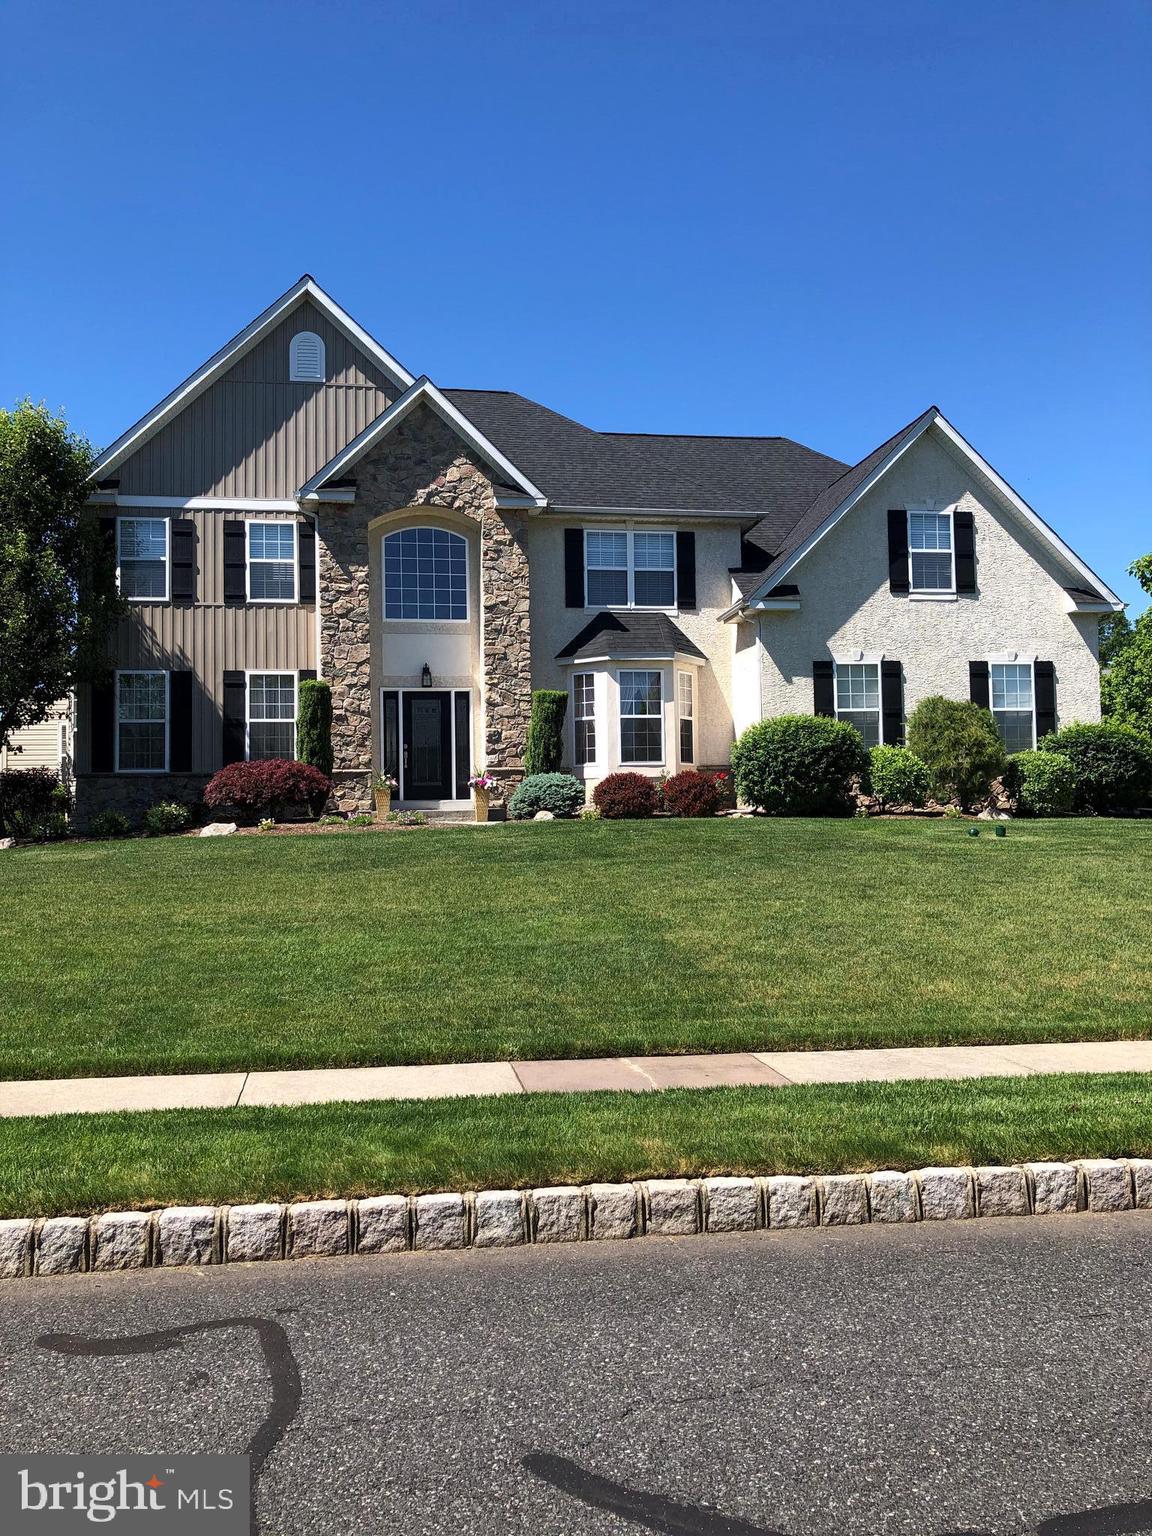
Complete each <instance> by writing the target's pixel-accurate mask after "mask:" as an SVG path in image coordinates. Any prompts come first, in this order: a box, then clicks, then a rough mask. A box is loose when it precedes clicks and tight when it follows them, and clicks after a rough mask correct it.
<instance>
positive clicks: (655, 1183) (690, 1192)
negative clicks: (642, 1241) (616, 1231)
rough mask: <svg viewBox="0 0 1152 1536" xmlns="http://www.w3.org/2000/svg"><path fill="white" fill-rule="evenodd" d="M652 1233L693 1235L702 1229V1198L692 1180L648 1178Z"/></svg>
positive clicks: (656, 1234) (648, 1222)
mask: <svg viewBox="0 0 1152 1536" xmlns="http://www.w3.org/2000/svg"><path fill="white" fill-rule="evenodd" d="M644 1194H645V1199H646V1200H647V1211H648V1217H647V1221H646V1223H645V1229H646V1231H647V1232H648V1234H649V1236H657V1237H692V1236H694V1235H695V1234H696V1233H697V1232H699V1230H700V1197H699V1195H698V1193H697V1189H696V1184H695V1181H694V1180H692V1179H649V1180H648V1182H647V1183H646V1184H645V1186H644Z"/></svg>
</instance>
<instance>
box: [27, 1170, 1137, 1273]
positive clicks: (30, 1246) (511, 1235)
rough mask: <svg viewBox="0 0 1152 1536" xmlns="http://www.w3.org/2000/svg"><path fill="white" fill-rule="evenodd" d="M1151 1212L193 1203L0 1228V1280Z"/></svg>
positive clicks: (841, 1187) (932, 1199)
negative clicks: (724, 1234) (356, 1256)
mask: <svg viewBox="0 0 1152 1536" xmlns="http://www.w3.org/2000/svg"><path fill="white" fill-rule="evenodd" d="M1133 1209H1140V1210H1152V1159H1150V1158H1127V1159H1112V1158H1081V1159H1079V1160H1077V1161H1076V1162H1072V1163H1024V1164H1022V1165H1020V1166H1019V1167H1012V1168H995V1167H982V1168H920V1169H918V1170H916V1171H915V1172H911V1173H899V1172H895V1171H887V1170H886V1171H883V1172H880V1173H837V1174H824V1175H810V1174H803V1175H801V1174H776V1175H771V1176H768V1177H764V1178H703V1179H645V1180H639V1181H637V1182H636V1183H632V1184H585V1185H580V1186H577V1185H560V1186H556V1187H553V1188H546V1189H532V1190H518V1189H484V1190H480V1191H478V1192H476V1193H472V1192H467V1193H459V1194H434V1195H373V1196H371V1197H368V1198H365V1199H362V1200H303V1201H298V1202H294V1203H292V1204H282V1203H265V1204H258V1205H232V1206H226V1205H222V1206H214V1205H186V1206H169V1207H168V1208H166V1209H165V1210H161V1211H107V1212H105V1213H104V1214H103V1215H101V1216H92V1217H85V1216H42V1217H39V1218H37V1219H35V1220H33V1219H31V1218H26V1217H22V1218H14V1219H9V1220H5V1221H0V1279H17V1278H20V1277H23V1276H29V1275H67V1274H78V1273H81V1272H85V1271H105V1272H107V1271H114V1270H129V1269H150V1268H181V1267H188V1266H200V1265H220V1264H249V1263H257V1262H265V1261H268V1260H271V1259H296V1258H334V1257H338V1256H341V1255H344V1254H353V1253H357V1254H359V1253H368V1254H381V1253H406V1252H409V1251H416V1252H432V1251H441V1252H442V1251H447V1250H453V1249H464V1248H516V1247H521V1246H524V1245H527V1244H532V1243H574V1242H586V1241H619V1240H621V1239H626V1238H633V1237H689V1236H692V1235H695V1234H697V1233H705V1232H754V1231H761V1230H764V1229H768V1230H776V1229H788V1228H791V1229H795V1228H798V1227H843V1226H860V1225H864V1224H866V1223H877V1224H881V1223H883V1224H891V1223H900V1222H915V1221H945V1220H965V1219H969V1218H974V1217H978V1216H1054V1215H1059V1214H1067V1213H1072V1212H1076V1211H1085V1210H1087V1211H1125V1210H1133Z"/></svg>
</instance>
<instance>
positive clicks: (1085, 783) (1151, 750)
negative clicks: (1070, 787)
mask: <svg viewBox="0 0 1152 1536" xmlns="http://www.w3.org/2000/svg"><path fill="white" fill-rule="evenodd" d="M1038 745H1039V747H1040V749H1041V751H1044V752H1059V753H1060V754H1061V755H1062V756H1063V757H1067V758H1070V759H1071V762H1072V766H1073V768H1074V769H1075V770H1076V798H1075V800H1074V801H1073V807H1074V809H1076V810H1078V811H1094V812H1095V813H1096V814H1097V815H1098V816H1109V815H1121V816H1123V815H1125V814H1126V813H1129V812H1131V811H1135V810H1138V809H1139V808H1140V807H1141V806H1145V805H1149V804H1152V743H1149V741H1148V738H1147V737H1146V736H1143V735H1142V734H1141V733H1140V732H1139V731H1137V730H1135V729H1134V728H1133V727H1132V726H1130V725H1122V724H1121V723H1120V722H1119V721H1117V720H1101V721H1100V722H1099V723H1098V724H1096V725H1066V726H1065V727H1064V728H1063V730H1060V731H1055V732H1054V733H1053V734H1052V735H1051V736H1045V738H1044V740H1043V741H1041V742H1040V743H1039V744H1038Z"/></svg>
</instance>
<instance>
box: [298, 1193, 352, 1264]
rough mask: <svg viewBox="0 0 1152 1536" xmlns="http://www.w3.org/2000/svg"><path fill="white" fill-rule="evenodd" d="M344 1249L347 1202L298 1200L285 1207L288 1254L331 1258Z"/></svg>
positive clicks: (346, 1237)
mask: <svg viewBox="0 0 1152 1536" xmlns="http://www.w3.org/2000/svg"><path fill="white" fill-rule="evenodd" d="M347 1252H348V1203H347V1201H345V1200H301V1201H299V1202H298V1203H297V1204H295V1205H290V1206H289V1207H288V1256H289V1257H290V1258H293V1259H295V1258H303V1257H307V1258H317V1259H320V1258H324V1259H328V1258H335V1257H337V1256H338V1255H339V1254H342V1253H347Z"/></svg>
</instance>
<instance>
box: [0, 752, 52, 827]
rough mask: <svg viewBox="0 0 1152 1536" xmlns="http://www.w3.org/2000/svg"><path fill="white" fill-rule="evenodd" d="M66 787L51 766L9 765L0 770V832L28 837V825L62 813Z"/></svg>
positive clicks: (38, 824) (45, 822)
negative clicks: (18, 766)
mask: <svg viewBox="0 0 1152 1536" xmlns="http://www.w3.org/2000/svg"><path fill="white" fill-rule="evenodd" d="M68 806H69V799H68V791H67V790H66V789H65V788H64V786H63V784H61V782H60V780H59V778H58V777H57V775H56V773H55V772H54V771H53V770H52V769H51V768H9V769H7V770H6V771H5V772H4V773H0V835H6V836H8V837H31V836H33V832H32V830H31V829H32V828H35V827H44V826H49V825H52V824H54V822H55V820H56V819H57V818H58V817H61V816H66V814H67V811H68Z"/></svg>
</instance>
